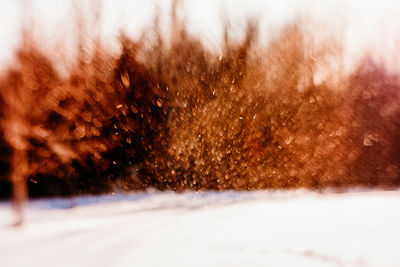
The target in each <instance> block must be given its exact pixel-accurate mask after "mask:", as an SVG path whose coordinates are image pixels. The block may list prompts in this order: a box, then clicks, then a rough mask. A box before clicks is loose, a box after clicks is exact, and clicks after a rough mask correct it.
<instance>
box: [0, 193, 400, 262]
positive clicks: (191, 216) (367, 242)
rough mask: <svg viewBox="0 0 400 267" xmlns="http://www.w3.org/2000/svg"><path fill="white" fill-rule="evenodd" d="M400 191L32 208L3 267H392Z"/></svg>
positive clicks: (156, 198) (47, 203)
mask: <svg viewBox="0 0 400 267" xmlns="http://www.w3.org/2000/svg"><path fill="white" fill-rule="evenodd" d="M399 210H400V191H391V192H389V191H386V192H376V191H372V192H354V193H345V194H334V193H326V194H317V193H312V192H306V191H291V192H267V191H266V192H251V193H245V192H224V193H211V192H208V193H183V194H176V193H172V192H167V193H147V194H145V193H140V194H129V195H118V194H117V195H107V196H97V197H80V198H72V199H67V198H59V199H49V200H35V201H31V202H30V203H29V205H28V207H27V223H26V225H25V226H24V227H22V228H18V229H16V228H13V227H11V226H10V225H11V221H12V211H11V207H10V203H8V202H2V203H0V237H1V238H0V261H1V266H2V267H8V266H41V267H46V266H68V267H69V266H96V267H101V266H399V265H400V257H399V256H398V248H399V247H400V238H399V237H400V230H399V225H400V215H399V214H398V213H397V212H398V211H399Z"/></svg>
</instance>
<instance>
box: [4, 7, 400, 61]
mask: <svg viewBox="0 0 400 267" xmlns="http://www.w3.org/2000/svg"><path fill="white" fill-rule="evenodd" d="M170 2H171V1H170V0H153V1H151V0H147V1H143V0H113V1H103V8H102V11H101V21H100V28H101V31H102V33H103V36H104V38H105V39H106V40H110V42H112V41H113V40H115V37H116V36H117V35H118V34H119V32H120V30H121V29H123V30H124V31H126V32H128V33H129V34H130V35H131V36H133V37H138V36H139V34H140V29H143V27H144V26H146V25H149V24H151V21H152V18H153V15H154V12H155V10H156V7H158V8H159V10H160V12H161V14H162V15H163V14H164V15H165V16H163V17H162V18H163V25H168V23H167V19H168V18H167V15H166V14H168V10H169V9H170V5H171V4H170ZM73 3H75V5H85V6H86V10H90V9H91V8H90V6H91V5H90V3H91V1H72V0H57V1H53V0H19V1H17V0H0V48H1V49H0V62H4V61H7V60H8V59H9V58H10V57H11V55H12V53H11V51H12V49H13V48H14V47H15V46H16V45H17V44H18V41H19V40H18V38H19V32H20V29H21V22H22V21H23V19H25V22H26V21H28V23H31V22H32V21H34V28H35V31H36V32H37V33H38V34H39V35H43V36H44V37H45V38H48V39H49V40H62V42H64V41H65V42H67V41H68V40H69V39H71V38H72V36H73V34H74V33H73V25H74V22H73V19H74V16H75V14H74V13H75V12H74V9H73V8H72V6H73ZM82 3H83V4H82ZM183 4H184V5H183V6H184V8H183V9H184V12H182V14H184V16H185V17H186V19H187V22H188V25H189V29H190V30H191V31H192V32H194V33H198V34H200V35H201V36H202V37H203V38H204V39H205V40H207V41H209V42H210V43H215V44H217V43H218V42H219V41H220V38H221V34H220V33H221V29H222V21H223V19H224V18H227V19H228V20H230V21H231V24H232V28H233V29H240V28H243V26H244V25H245V22H246V18H249V17H251V18H253V17H257V18H259V21H260V24H261V27H260V32H261V38H264V39H267V38H268V36H269V34H270V33H271V32H273V31H274V30H276V29H279V27H282V26H283V25H285V24H286V23H288V22H290V21H292V20H294V19H296V18H299V17H301V18H302V19H303V20H306V21H312V22H314V23H316V24H318V25H319V27H322V29H325V31H326V32H327V33H332V34H333V35H337V36H338V37H339V38H340V39H341V41H342V42H343V45H344V46H345V47H346V49H347V51H348V53H349V54H357V53H358V52H360V51H362V50H363V49H364V48H365V47H368V48H373V49H376V50H377V51H385V52H387V51H392V50H398V49H397V48H398V47H399V42H398V39H399V38H398V33H400V31H399V28H400V1H396V0H386V1H385V0H323V1H318V0H270V1H269V0H264V1H262V0H202V1H198V0H184V1H183ZM27 18H33V19H32V20H29V19H28V20H27ZM29 21H30V22H29ZM321 25H323V26H321ZM238 32H240V31H239V30H238Z"/></svg>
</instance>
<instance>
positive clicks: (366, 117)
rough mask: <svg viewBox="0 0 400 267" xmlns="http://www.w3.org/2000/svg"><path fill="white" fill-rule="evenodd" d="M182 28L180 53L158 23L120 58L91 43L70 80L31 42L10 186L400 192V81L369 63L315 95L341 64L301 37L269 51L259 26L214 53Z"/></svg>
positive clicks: (9, 123)
mask: <svg viewBox="0 0 400 267" xmlns="http://www.w3.org/2000/svg"><path fill="white" fill-rule="evenodd" d="M172 19H173V20H174V21H173V23H172V25H173V29H172V38H171V41H170V42H168V41H167V40H165V39H164V38H163V37H162V34H161V33H160V32H159V30H158V28H157V26H158V25H157V19H156V20H155V27H154V28H153V29H152V31H150V32H151V33H152V34H154V36H156V38H155V40H156V41H155V42H153V43H151V44H149V43H148V42H147V41H146V38H145V36H144V37H143V38H142V39H139V40H138V41H136V42H135V41H132V40H131V39H130V38H129V37H127V36H124V35H122V36H121V38H120V43H121V47H122V49H121V52H120V54H119V55H117V56H114V55H111V54H109V53H107V49H106V48H105V47H102V45H101V42H100V41H99V38H97V37H93V39H92V41H93V42H92V43H93V44H94V45H93V47H92V49H91V50H90V53H87V52H85V53H84V52H83V49H82V47H83V46H84V44H83V43H82V41H81V43H80V48H79V49H80V50H79V51H80V53H78V60H77V63H76V64H74V65H72V66H70V68H69V69H70V73H69V75H68V76H67V77H64V76H62V75H60V74H59V73H58V72H57V71H56V68H55V67H54V65H53V62H52V60H51V53H50V52H49V53H43V52H41V51H40V49H38V47H37V46H36V45H35V42H34V41H33V40H32V39H29V38H28V37H25V42H24V43H23V44H22V45H21V47H20V49H19V51H18V54H17V62H18V64H17V65H15V66H13V67H12V68H10V69H9V71H8V72H7V73H4V74H3V75H2V79H1V82H0V88H1V99H2V100H3V102H1V103H0V104H1V106H2V108H3V109H2V112H1V114H2V116H1V119H2V131H3V133H4V141H1V144H2V145H3V146H4V147H5V148H6V147H10V151H13V154H12V155H13V156H11V155H10V153H9V154H5V156H3V158H1V159H0V160H1V163H2V164H3V165H2V166H4V167H3V168H2V172H3V173H4V174H6V173H7V169H8V168H9V167H7V166H10V167H11V169H12V175H10V177H12V178H11V179H12V181H13V182H14V184H16V185H19V186H23V185H22V184H24V183H25V180H28V184H29V190H30V194H31V195H33V196H41V195H64V194H79V193H99V192H104V191H109V190H115V189H119V190H143V189H146V188H148V187H154V188H157V189H161V190H165V189H172V190H185V189H194V190H203V189H213V190H227V189H234V190H252V189H265V188H297V187H307V188H325V187H328V186H335V187H337V186H339V187H340V186H346V185H367V186H370V185H374V186H375V185H390V186H394V185H398V184H399V181H400V180H399V165H398V161H399V157H400V156H399V155H400V152H399V151H400V146H399V142H398V138H397V137H398V134H399V125H400V124H399V120H398V119H397V117H398V112H399V110H400V109H399V105H398V104H397V103H398V100H399V97H400V95H399V85H398V80H397V77H391V76H389V75H388V74H387V73H386V72H385V70H384V69H383V68H380V67H378V66H377V65H375V64H374V63H373V62H370V61H366V62H364V63H363V64H361V66H364V67H360V68H359V69H358V70H356V71H355V72H354V73H352V74H351V75H349V76H348V77H347V76H343V77H339V80H340V79H342V81H343V82H342V83H341V84H340V85H337V84H336V85H335V83H332V82H331V81H329V77H331V76H334V75H336V76H338V75H341V74H337V73H332V74H331V76H329V75H328V76H327V77H328V78H326V79H325V80H322V82H318V84H317V83H316V82H315V80H316V75H317V70H318V68H321V65H324V62H328V61H329V60H328V58H330V59H331V58H335V57H338V55H337V54H335V53H336V52H337V51H336V50H335V49H336V48H335V47H334V46H333V45H331V44H322V45H321V44H320V45H317V44H311V43H310V42H309V41H307V40H309V39H311V37H313V36H312V34H311V33H309V32H307V31H305V30H304V29H303V28H302V27H301V25H299V24H297V25H296V24H293V25H289V26H287V27H286V29H284V30H283V31H282V32H281V33H280V34H279V35H277V36H276V38H274V39H273V40H272V41H270V42H269V43H268V44H267V45H266V46H262V45H261V43H260V42H259V38H258V35H257V30H258V29H257V27H256V26H255V25H256V24H255V23H249V24H248V28H247V31H246V35H245V37H244V38H243V39H242V40H235V39H233V38H230V37H229V36H228V34H227V32H228V31H226V32H225V40H224V43H223V45H222V48H221V52H219V53H216V52H213V51H212V50H210V49H208V48H207V47H206V46H205V45H204V44H203V43H202V42H201V41H200V39H199V38H198V37H196V36H192V35H191V34H190V33H189V32H188V31H187V30H186V28H185V26H184V22H182V21H179V19H177V17H176V15H173V16H172ZM324 67H325V66H322V68H324ZM327 69H329V68H328V67H327ZM336 78H337V77H336ZM338 87H340V88H338ZM6 177H8V176H7V175H6ZM22 192H23V190H22ZM3 194H4V193H3Z"/></svg>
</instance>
